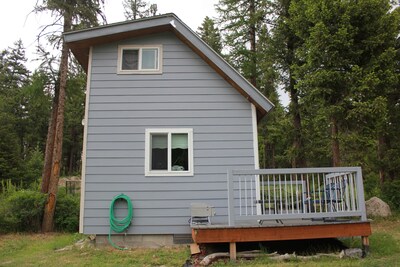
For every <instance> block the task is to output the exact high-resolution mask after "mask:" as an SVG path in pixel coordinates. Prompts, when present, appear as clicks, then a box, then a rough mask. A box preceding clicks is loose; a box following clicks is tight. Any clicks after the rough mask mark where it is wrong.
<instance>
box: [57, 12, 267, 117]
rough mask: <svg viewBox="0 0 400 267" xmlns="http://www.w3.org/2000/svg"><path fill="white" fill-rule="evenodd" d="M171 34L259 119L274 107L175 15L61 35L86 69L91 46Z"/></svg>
mask: <svg viewBox="0 0 400 267" xmlns="http://www.w3.org/2000/svg"><path fill="white" fill-rule="evenodd" d="M165 31H170V32H173V33H174V34H175V35H176V36H177V37H178V38H179V39H180V40H181V41H182V42H184V43H185V44H186V45H188V46H189V47H190V48H191V49H192V50H193V51H194V52H195V53H197V54H198V55H199V56H200V57H201V58H202V59H203V60H205V61H206V62H207V63H208V64H209V65H210V66H211V67H212V68H213V69H214V70H215V71H216V72H218V73H219V74H220V75H221V76H222V77H223V78H224V79H225V80H226V81H227V82H228V83H229V84H231V85H232V86H233V87H234V88H236V89H237V90H238V91H239V92H240V93H241V94H242V95H243V96H244V97H245V98H246V99H248V101H250V102H251V103H253V104H254V105H255V106H256V108H257V115H258V119H261V118H262V117H263V116H264V115H265V114H266V113H267V112H268V111H269V110H270V109H271V108H273V107H274V105H273V104H272V103H271V102H270V101H269V100H268V99H267V98H266V97H265V96H264V95H263V94H262V93H261V92H260V91H258V90H257V89H256V88H255V87H254V86H253V85H252V84H250V83H249V82H248V81H247V80H246V79H245V78H244V77H243V76H242V75H240V74H239V73H238V72H237V71H236V70H235V69H234V68H233V67H231V66H230V65H229V64H228V63H227V62H226V61H225V60H224V59H223V58H222V57H221V56H219V55H218V54H217V53H216V52H215V51H214V50H212V49H211V48H210V47H209V46H208V45H207V44H206V43H205V42H204V41H203V40H201V39H200V38H199V37H198V36H197V35H196V34H195V33H194V32H193V31H192V30H191V29H190V28H189V27H188V26H187V25H186V24H184V23H183V22H182V21H181V20H180V19H179V18H178V17H177V16H176V15H175V14H165V15H160V16H154V17H150V18H145V19H139V20H133V21H125V22H120V23H113V24H108V25H105V26H100V27H95V28H90V29H85V30H78V31H73V32H68V33H64V40H65V42H66V43H67V44H68V46H69V48H70V49H71V51H72V53H73V54H74V55H75V57H76V59H77V60H78V61H79V63H80V64H81V65H82V66H83V68H84V69H85V71H87V69H88V60H89V49H90V47H91V46H95V45H99V44H105V43H110V42H115V41H120V40H123V39H127V38H132V37H136V36H143V35H148V34H152V33H159V32H165Z"/></svg>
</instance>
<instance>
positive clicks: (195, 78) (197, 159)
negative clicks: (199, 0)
mask: <svg viewBox="0 0 400 267" xmlns="http://www.w3.org/2000/svg"><path fill="white" fill-rule="evenodd" d="M120 44H161V45H162V47H163V73H162V74H155V75H117V74H116V73H117V49H118V45H120ZM90 71H91V83H90V84H91V88H90V96H89V113H88V122H87V123H88V128H87V151H86V178H85V201H84V208H85V210H84V221H83V223H84V229H83V231H84V233H86V234H107V233H108V231H109V222H108V215H109V205H110V201H111V200H112V198H113V197H114V196H115V195H118V194H120V193H124V194H126V195H128V196H129V197H130V198H131V199H132V204H133V207H134V218H133V225H132V226H131V227H130V229H129V233H130V234H182V233H190V228H189V224H188V219H189V216H190V209H189V207H190V203H192V202H206V203H209V204H210V205H213V206H215V208H216V212H217V215H216V217H215V218H213V222H216V223H223V222H227V220H228V219H227V191H226V187H227V186H226V172H227V169H228V168H240V169H246V168H250V169H252V168H254V148H253V132H252V129H253V128H252V112H251V104H250V103H249V102H248V101H247V100H246V99H245V98H244V97H243V96H241V95H240V94H239V93H238V91H237V90H236V89H234V88H233V87H232V86H230V85H229V84H228V83H227V82H226V81H225V80H224V79H223V78H221V76H219V75H218V74H217V73H216V72H215V71H214V70H213V69H212V68H211V67H210V66H208V65H207V63H206V62H205V61H203V60H202V59H201V58H200V57H199V56H198V55H197V54H196V53H194V52H193V51H192V50H191V49H190V48H189V47H188V46H186V45H185V44H184V43H182V42H181V41H180V40H179V39H177V38H176V37H175V35H173V34H172V33H163V34H156V35H151V36H147V37H142V38H140V39H132V40H124V41H123V42H119V43H112V44H107V45H103V46H97V47H94V48H93V54H92V62H91V70H90ZM146 128H193V146H194V149H193V154H194V176H191V177H145V175H144V172H145V167H144V164H145V160H144V155H145V129H146Z"/></svg>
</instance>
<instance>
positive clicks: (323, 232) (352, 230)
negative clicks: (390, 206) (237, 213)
mask: <svg viewBox="0 0 400 267" xmlns="http://www.w3.org/2000/svg"><path fill="white" fill-rule="evenodd" d="M370 235H371V226H370V223H369V222H368V221H365V222H362V221H333V222H324V221H312V220H290V221H287V222H286V221H284V222H283V223H279V222H275V221H266V222H264V223H263V224H262V225H260V224H247V225H245V224H244V225H240V226H227V225H193V226H192V238H193V240H194V242H195V243H197V244H206V243H230V254H231V259H235V258H236V243H237V242H259V241H260V242H261V241H279V240H299V239H318V238H338V237H353V236H360V237H361V238H362V245H363V250H364V251H365V252H366V251H368V247H369V241H368V236H370Z"/></svg>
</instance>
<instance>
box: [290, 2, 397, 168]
mask: <svg viewBox="0 0 400 267" xmlns="http://www.w3.org/2000/svg"><path fill="white" fill-rule="evenodd" d="M394 14H397V12H394V13H393V12H392V13H391V12H390V5H389V1H387V0H364V1H361V2H356V1H354V2H353V1H350V2H343V1H339V0H335V1H334V0H331V1H324V0H318V1H311V0H297V1H293V2H292V5H291V8H290V15H291V16H292V23H291V27H292V29H293V30H294V32H295V34H296V36H297V37H298V38H300V39H301V40H302V45H301V47H300V48H299V49H298V50H297V53H298V54H297V55H298V56H299V57H300V58H302V59H303V60H304V64H297V65H296V66H295V68H296V75H297V76H296V78H297V82H298V88H299V89H300V90H301V93H302V95H303V96H304V97H303V98H302V100H303V101H304V105H305V106H307V109H309V110H310V111H309V112H310V114H313V115H314V116H315V115H316V114H319V115H320V117H325V119H324V120H321V121H325V122H326V121H328V122H329V124H330V127H329V128H330V129H329V130H330V133H329V136H330V141H331V159H332V164H333V166H339V165H341V164H342V159H341V157H342V156H343V155H344V154H345V153H343V148H341V145H340V143H341V141H343V140H344V138H345V137H346V136H345V133H348V132H349V131H350V132H351V131H354V130H355V129H357V128H364V126H363V125H362V124H360V123H359V122H356V123H357V124H358V125H352V124H349V122H350V121H349V114H350V115H351V116H353V115H352V113H353V114H355V113H358V114H361V113H363V114H364V115H367V113H368V112H365V111H366V109H365V108H366V107H367V106H369V108H371V110H372V109H373V108H374V107H375V108H379V111H378V112H377V113H376V114H377V115H378V116H377V117H376V118H375V120H374V121H375V122H376V123H372V124H373V125H375V126H374V129H375V131H377V132H382V130H381V129H384V127H381V126H380V125H386V124H387V123H386V122H387V119H386V115H385V114H387V111H386V106H387V105H386V104H385V103H386V96H385V93H384V92H385V91H387V90H389V88H393V85H394V84H395V82H396V78H395V77H396V75H395V74H394V73H393V72H394V68H393V66H394V64H395V63H394V62H393V60H395V57H394V53H393V49H394V41H395V37H396V36H397V34H398V19H397V18H396V16H397V17H398V15H394ZM390 55H392V56H390ZM390 60H392V61H390ZM362 110H364V112H362ZM359 112H360V113H359ZM369 123H371V122H369ZM354 126H355V127H354ZM317 127H321V128H322V129H324V128H325V125H319V126H317ZM353 127H354V128H353ZM364 129H366V128H364ZM344 149H345V148H344ZM378 150H379V149H378Z"/></svg>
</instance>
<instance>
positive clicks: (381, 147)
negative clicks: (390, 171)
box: [378, 134, 386, 186]
mask: <svg viewBox="0 0 400 267" xmlns="http://www.w3.org/2000/svg"><path fill="white" fill-rule="evenodd" d="M385 147H386V146H385V137H384V136H383V134H379V135H378V162H379V182H380V184H381V186H382V185H383V183H384V182H385V180H386V172H385V167H384V165H383V164H382V163H383V156H384V151H385Z"/></svg>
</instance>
